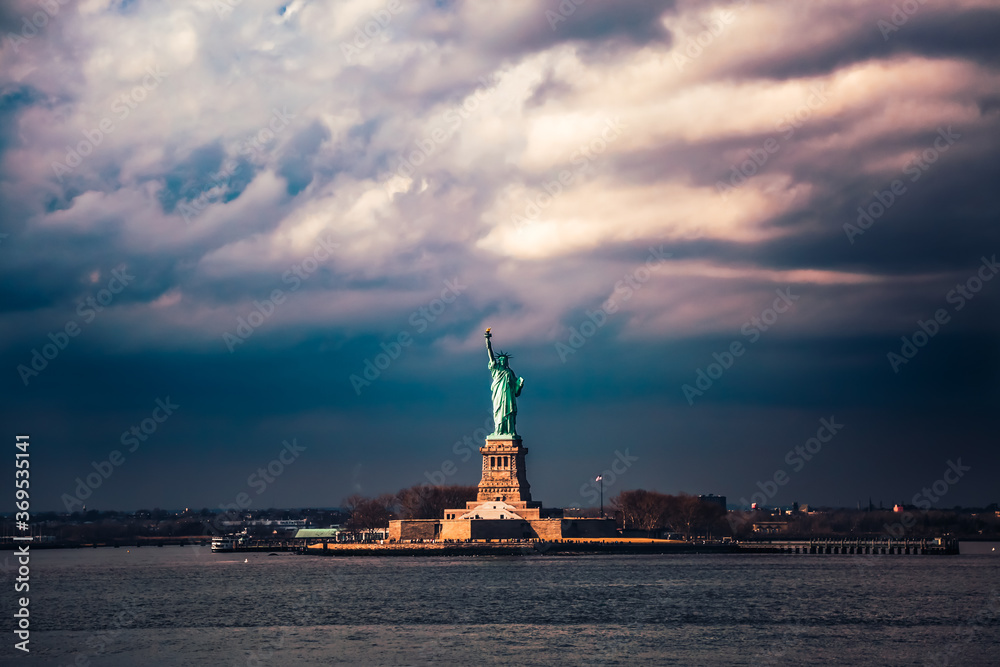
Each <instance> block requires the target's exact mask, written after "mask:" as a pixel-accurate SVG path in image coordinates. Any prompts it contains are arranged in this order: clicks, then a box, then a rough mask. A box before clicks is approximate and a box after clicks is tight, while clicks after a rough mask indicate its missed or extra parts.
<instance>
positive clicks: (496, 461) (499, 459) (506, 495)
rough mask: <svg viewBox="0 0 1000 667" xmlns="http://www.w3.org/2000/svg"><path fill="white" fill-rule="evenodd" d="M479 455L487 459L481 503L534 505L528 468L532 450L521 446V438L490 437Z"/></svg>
mask: <svg viewBox="0 0 1000 667" xmlns="http://www.w3.org/2000/svg"><path fill="white" fill-rule="evenodd" d="M479 452H480V453H481V454H482V455H483V477H482V480H481V481H480V482H479V494H478V495H477V496H476V500H477V502H486V501H490V500H493V501H501V502H505V503H509V504H512V505H515V504H516V503H521V502H524V503H530V502H531V485H530V484H528V478H527V473H526V470H525V464H524V457H525V456H526V455H527V454H528V449H527V448H526V447H524V446H523V445H522V444H521V437H520V436H491V437H488V438H486V444H485V445H484V446H482V447H480V448H479ZM515 506H516V505H515Z"/></svg>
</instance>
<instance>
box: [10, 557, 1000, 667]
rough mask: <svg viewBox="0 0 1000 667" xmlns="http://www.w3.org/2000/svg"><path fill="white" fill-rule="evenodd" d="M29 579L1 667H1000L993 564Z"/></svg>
mask: <svg viewBox="0 0 1000 667" xmlns="http://www.w3.org/2000/svg"><path fill="white" fill-rule="evenodd" d="M6 554H9V552H6ZM6 554H4V553H0V559H2V557H3V556H4V555H6ZM244 559H247V561H248V562H244ZM31 565H32V572H31V607H30V609H31V621H32V630H33V632H32V636H31V649H32V651H31V654H30V655H29V656H22V655H15V654H16V653H19V652H16V651H14V650H13V649H12V644H13V639H11V637H12V636H13V635H8V640H7V641H6V642H5V645H4V646H3V648H2V652H0V656H3V662H4V664H11V663H13V662H14V660H15V659H16V664H24V665H29V664H39V665H42V664H44V665H69V664H88V663H89V664H92V665H201V664H205V665H209V664H210V665H294V664H390V665H404V664H413V665H419V664H432V663H437V664H453V663H456V662H465V663H468V664H470V665H478V664H567V665H589V664H611V665H631V664H636V663H639V662H641V663H652V664H671V665H672V664H676V665H697V664H720V665H721V664H726V665H755V664H758V665H768V664H789V665H797V664H889V665H894V664H899V665H922V664H953V665H996V664H1000V564H998V562H997V560H996V559H993V558H989V557H975V556H969V557H967V556H955V557H914V556H895V557H893V556H884V557H859V556H802V555H799V556H793V555H780V556H778V555H774V556H747V555H741V556H734V555H719V556H711V555H694V556H675V555H669V556H572V557H561V556H560V557H553V556H531V557H520V558H515V557H510V558H482V557H481V558H440V559H438V558H350V559H339V558H323V557H314V556H296V555H292V554H280V555H272V556H268V555H265V554H212V553H210V551H209V549H208V548H207V547H164V548H149V547H144V548H141V549H130V550H127V549H92V550H66V551H37V552H35V553H33V554H32V562H31ZM6 579H7V580H8V583H7V584H5V588H6V590H8V591H9V590H11V589H12V587H13V586H12V579H13V576H12V574H11V573H10V572H8V573H7V575H6ZM5 599H7V596H6V595H5ZM5 607H9V608H11V609H12V608H13V607H12V605H11V604H5ZM5 616H8V618H9V615H8V614H5ZM7 626H8V628H7V629H5V634H6V633H7V632H9V630H10V629H12V627H13V626H12V624H11V623H10V622H8V623H7ZM74 661H75V662H74Z"/></svg>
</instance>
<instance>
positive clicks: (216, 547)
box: [212, 535, 246, 553]
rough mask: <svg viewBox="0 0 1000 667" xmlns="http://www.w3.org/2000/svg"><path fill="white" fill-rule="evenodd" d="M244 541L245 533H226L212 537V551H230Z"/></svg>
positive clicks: (234, 549)
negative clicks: (222, 535)
mask: <svg viewBox="0 0 1000 667" xmlns="http://www.w3.org/2000/svg"><path fill="white" fill-rule="evenodd" d="M245 541H246V536H245V535H226V536H224V537H213V538H212V553H232V552H233V551H236V549H237V547H239V546H241V545H242V544H243V543H244V542H245Z"/></svg>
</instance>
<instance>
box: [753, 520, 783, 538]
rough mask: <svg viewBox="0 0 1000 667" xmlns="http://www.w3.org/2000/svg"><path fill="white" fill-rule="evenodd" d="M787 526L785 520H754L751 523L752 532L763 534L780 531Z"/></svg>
mask: <svg viewBox="0 0 1000 667" xmlns="http://www.w3.org/2000/svg"><path fill="white" fill-rule="evenodd" d="M787 528H788V522H786V521H755V522H754V524H753V532H755V533H764V534H765V535H773V534H775V533H782V532H784V531H785V530H786V529H787Z"/></svg>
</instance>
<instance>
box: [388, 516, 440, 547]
mask: <svg viewBox="0 0 1000 667" xmlns="http://www.w3.org/2000/svg"><path fill="white" fill-rule="evenodd" d="M438 523H439V521H437V520H436V519H402V520H398V521H390V522H389V539H390V540H396V541H397V542H401V541H402V542H408V541H410V540H433V539H434V538H435V530H434V527H435V526H437V525H438Z"/></svg>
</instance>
